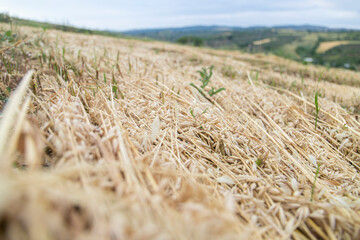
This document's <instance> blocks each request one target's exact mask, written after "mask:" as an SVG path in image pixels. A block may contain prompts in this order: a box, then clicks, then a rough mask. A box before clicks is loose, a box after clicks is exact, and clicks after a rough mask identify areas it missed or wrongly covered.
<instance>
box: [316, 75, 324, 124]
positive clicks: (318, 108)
mask: <svg viewBox="0 0 360 240" xmlns="http://www.w3.org/2000/svg"><path fill="white" fill-rule="evenodd" d="M323 73H324V72H322V73H321V74H320V76H319V78H318V82H317V85H318V84H319V82H320V80H321V77H322V75H323ZM317 85H316V91H315V99H314V100H315V130H316V128H317V123H318V118H319V111H320V107H319V92H318V89H317V88H318V87H317Z"/></svg>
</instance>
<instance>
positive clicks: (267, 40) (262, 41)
mask: <svg viewBox="0 0 360 240" xmlns="http://www.w3.org/2000/svg"><path fill="white" fill-rule="evenodd" d="M269 42H271V38H265V39H262V40H257V41H254V42H253V44H254V45H262V44H265V43H269Z"/></svg>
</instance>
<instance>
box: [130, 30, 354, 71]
mask: <svg viewBox="0 0 360 240" xmlns="http://www.w3.org/2000/svg"><path fill="white" fill-rule="evenodd" d="M124 34H126V35H129V36H135V37H144V38H150V39H156V40H161V41H170V42H177V43H181V44H187V45H194V46H205V47H211V48H216V49H228V50H241V51H243V52H249V53H272V54H276V55H278V56H281V57H286V58H289V59H292V60H296V61H299V62H305V63H306V62H312V63H316V64H319V65H324V66H327V67H342V68H348V69H352V70H359V67H360V52H359V51H360V44H359V40H360V31H359V30H348V29H332V28H326V27H319V26H311V25H304V26H277V27H272V28H270V27H248V28H240V27H220V26H209V27H202V26H198V27H185V28H169V29H144V30H133V31H127V32H124ZM334 43H336V44H335V45H334ZM324 46H327V48H324ZM330 46H332V47H331V48H330ZM334 47H336V50H335V51H332V48H334ZM324 49H326V51H324Z"/></svg>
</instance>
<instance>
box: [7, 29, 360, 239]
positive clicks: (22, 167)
mask: <svg viewBox="0 0 360 240" xmlns="http://www.w3.org/2000/svg"><path fill="white" fill-rule="evenodd" d="M0 27H1V28H2V29H3V30H4V29H5V28H7V26H5V25H1V26H0ZM18 36H19V40H18V41H17V42H16V43H15V44H14V43H9V44H8V45H6V46H5V45H3V46H2V47H1V48H2V49H1V50H0V51H1V52H0V54H1V65H0V67H1V86H0V88H1V96H2V97H3V98H2V99H5V100H2V102H3V105H4V104H5V102H6V105H5V107H4V108H3V110H2V114H1V125H0V131H1V141H0V194H1V196H0V238H1V239H34V240H42V239H59V240H62V239H359V238H360V200H359V190H360V181H359V180H360V174H359V170H360V161H359V159H360V158H359V157H360V148H359V140H360V124H359V122H358V115H357V111H358V109H359V108H358V104H359V101H358V99H357V97H358V96H359V94H360V92H359V91H360V90H359V88H358V87H359V86H360V75H359V73H355V72H351V71H345V70H334V69H329V70H326V71H325V73H324V77H323V79H324V80H321V81H320V82H319V83H317V78H318V77H319V75H320V74H321V72H322V71H323V70H324V69H322V68H319V67H314V66H303V65H301V64H298V63H295V62H291V61H288V60H284V59H280V58H277V57H274V56H265V55H248V54H242V53H239V52H226V51H215V50H209V49H200V48H192V47H185V46H178V45H172V44H167V43H159V42H144V41H137V40H125V39H115V38H107V37H100V36H89V35H80V34H71V33H63V32H59V31H54V30H47V31H43V30H40V29H34V28H19V29H18ZM15 45H16V46H15ZM9 64H12V65H11V66H14V68H11V67H9V66H10V65H9ZM210 65H214V66H215V68H214V75H213V76H212V78H211V83H210V84H209V86H212V87H214V88H216V89H218V88H220V87H224V88H226V90H225V91H222V92H220V93H218V94H215V95H213V96H212V97H208V99H206V98H204V97H203V96H202V95H201V94H200V93H199V92H198V91H197V90H196V89H195V88H194V87H192V86H190V85H189V84H190V83H194V84H196V85H200V84H199V83H200V82H199V81H198V79H199V74H198V73H197V71H198V70H201V68H202V67H209V66H210ZM31 70H34V71H31ZM21 79H22V81H20V80H21ZM209 86H208V87H209ZM9 88H11V90H12V91H11V94H9ZM15 89H16V91H14V90H15ZM316 89H317V90H318V92H320V93H321V97H320V98H319V105H320V112H319V118H318V127H317V129H316V130H315V128H314V125H315V105H314V94H315V91H316ZM340 105H341V106H342V107H341V106H340ZM317 170H318V176H317V178H315V175H316V172H317ZM315 179H316V182H315Z"/></svg>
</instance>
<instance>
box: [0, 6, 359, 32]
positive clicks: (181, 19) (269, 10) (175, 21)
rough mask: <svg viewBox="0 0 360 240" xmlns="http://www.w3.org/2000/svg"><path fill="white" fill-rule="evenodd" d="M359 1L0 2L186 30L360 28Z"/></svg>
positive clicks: (34, 12)
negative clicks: (186, 27)
mask: <svg viewBox="0 0 360 240" xmlns="http://www.w3.org/2000/svg"><path fill="white" fill-rule="evenodd" d="M359 9H360V2H359V1H358V0H356V1H355V0H342V1H337V0H303V1H290V0H273V1H271V2H269V1H268V0H253V1H248V0H222V1H215V0H213V1H211V0H197V1H194V0H182V1H180V0H173V1H167V0H152V1H148V0H133V1H129V0H126V1H125V0H103V1H100V0H87V1H86V0H78V1H76V0H62V1H53V0H48V1H46V0H32V1H28V0H12V1H8V0H0V11H9V12H10V14H13V15H17V16H19V17H24V18H30V19H36V20H42V21H44V20H46V21H51V22H56V23H63V22H70V23H71V24H73V25H76V26H86V27H90V28H98V29H105V28H106V29H114V30H125V29H131V28H155V27H169V26H184V25H199V24H201V25H214V24H217V25H231V26H238V25H239V26H252V25H267V26H272V25H286V24H304V23H308V24H314V25H325V26H337V27H339V26H341V27H353V26H358V25H360V14H359Z"/></svg>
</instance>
